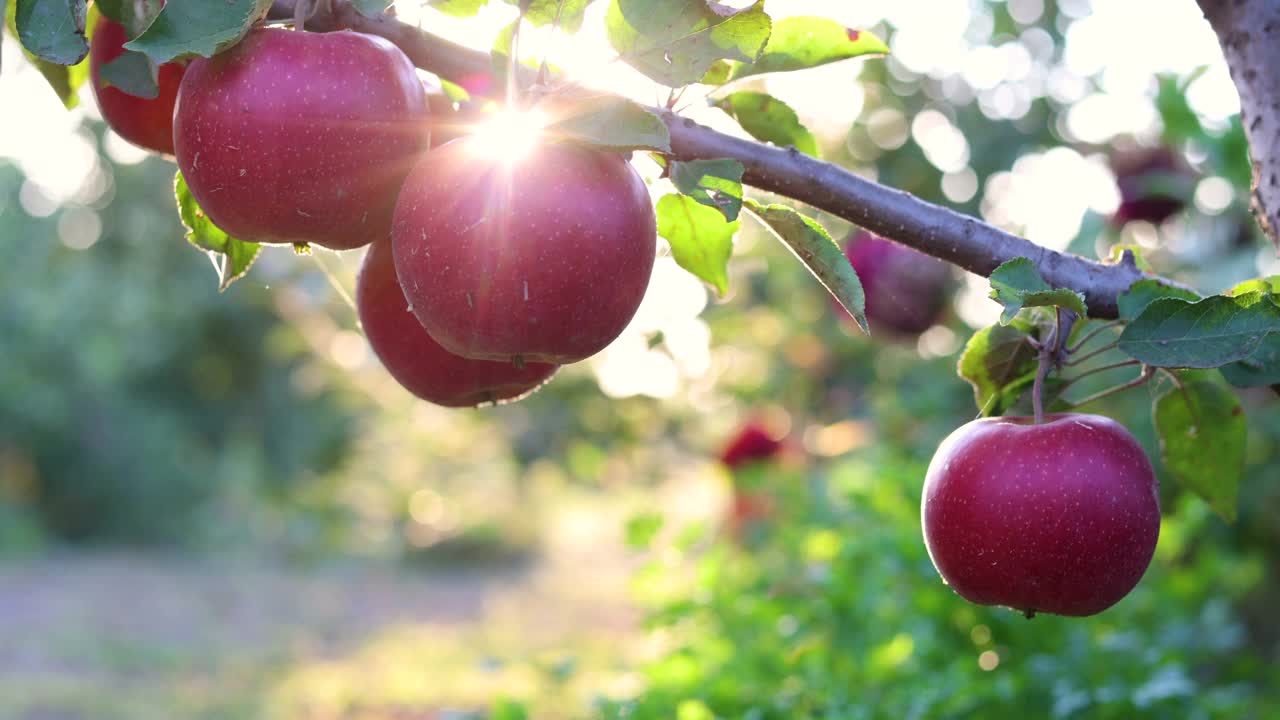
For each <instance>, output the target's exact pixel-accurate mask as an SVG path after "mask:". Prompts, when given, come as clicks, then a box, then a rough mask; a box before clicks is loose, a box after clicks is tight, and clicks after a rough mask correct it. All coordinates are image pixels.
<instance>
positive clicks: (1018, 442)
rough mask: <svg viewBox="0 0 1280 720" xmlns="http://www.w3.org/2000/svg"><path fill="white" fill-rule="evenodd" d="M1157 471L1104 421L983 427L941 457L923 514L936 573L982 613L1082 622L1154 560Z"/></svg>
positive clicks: (987, 423)
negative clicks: (984, 609)
mask: <svg viewBox="0 0 1280 720" xmlns="http://www.w3.org/2000/svg"><path fill="white" fill-rule="evenodd" d="M1157 489H1158V488H1157V483H1156V477H1155V473H1154V472H1152V469H1151V462H1150V461H1149V460H1148V459H1147V456H1146V453H1144V452H1143V450H1142V447H1141V446H1140V445H1139V444H1138V441H1137V440H1136V439H1134V437H1133V435H1131V434H1130V433H1129V431H1128V430H1126V429H1125V428H1124V426H1122V425H1120V424H1119V423H1117V422H1115V421H1114V420H1111V419H1109V418H1105V417H1101V416H1098V415H1083V414H1071V413H1069V414H1061V415H1050V416H1047V417H1046V419H1045V421H1044V422H1043V423H1041V424H1038V425H1037V424H1035V422H1034V421H1033V420H1032V419H1031V418H1025V417H1002V418H983V419H980V420H974V421H973V422H970V423H968V424H966V425H964V426H962V427H960V428H959V429H958V430H956V431H955V432H953V433H952V434H951V435H950V436H949V437H947V439H946V440H944V441H943V443H942V445H941V446H940V447H939V448H938V451H937V453H936V454H935V455H934V456H933V461H932V462H931V463H930V464H929V470H928V474H927V475H926V477H925V481H924V498H923V501H922V504H921V516H922V519H923V524H924V541H925V545H926V546H927V547H928V549H929V557H930V558H932V560H933V564H934V567H936V568H937V569H938V573H939V574H941V575H942V579H943V580H945V581H946V582H947V584H948V585H950V586H951V588H952V589H953V590H955V591H956V592H957V593H959V594H960V596H961V597H963V598H965V599H966V600H969V601H970V602H974V603H977V604H979V605H1004V606H1008V607H1011V608H1014V609H1016V610H1021V611H1022V612H1024V613H1026V614H1027V615H1028V616H1030V615H1032V614H1034V613H1037V612H1047V613H1054V614H1057V615H1072V616H1084V615H1093V614H1095V613H1099V612H1102V611H1103V610H1106V609H1107V608H1109V607H1111V606H1112V605H1114V604H1116V603H1117V602H1119V601H1120V599H1121V598H1123V597H1124V596H1125V595H1128V594H1129V591H1130V590H1132V589H1133V587H1134V586H1135V585H1137V584H1138V581H1139V580H1140V579H1142V574H1143V572H1145V571H1146V569H1147V565H1148V564H1149V563H1150V562H1151V556H1152V554H1153V553H1154V552H1155V547H1156V538H1157V537H1158V535H1159V533H1160V503H1159V498H1158V496H1157Z"/></svg>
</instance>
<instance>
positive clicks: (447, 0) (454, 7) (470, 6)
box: [427, 0, 489, 17]
mask: <svg viewBox="0 0 1280 720" xmlns="http://www.w3.org/2000/svg"><path fill="white" fill-rule="evenodd" d="M427 4H428V5H430V6H431V8H432V9H434V10H436V11H438V12H441V13H444V14H445V15H451V16H453V17H471V16H472V15H475V14H476V13H478V12H480V8H482V7H484V6H485V5H488V4H489V0H428V2H427Z"/></svg>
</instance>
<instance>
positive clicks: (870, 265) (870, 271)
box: [845, 230, 951, 335]
mask: <svg viewBox="0 0 1280 720" xmlns="http://www.w3.org/2000/svg"><path fill="white" fill-rule="evenodd" d="M845 254H846V255H847V256H848V257H849V263H850V264H851V265H853V269H854V271H856V272H857V273H858V279H859V280H861V281H862V290H863V292H864V293H866V298H867V305H866V311H867V321H868V322H869V323H870V324H871V329H872V331H873V332H875V331H877V330H878V331H882V332H887V333H889V334H893V335H919V334H920V333H922V332H924V331H925V330H928V329H929V328H930V327H932V326H933V324H934V323H936V322H937V321H938V320H939V319H940V317H941V315H942V310H943V308H945V307H946V303H947V294H948V285H949V284H950V281H951V270H950V268H949V267H948V266H947V264H946V263H944V262H942V261H941V260H938V259H936V258H932V257H929V256H928V255H925V254H923V253H921V252H918V251H916V250H913V249H911V248H909V247H907V246H905V245H899V244H898V243H895V242H893V241H891V240H886V239H884V238H882V237H880V236H878V235H874V234H872V233H869V232H867V231H865V230H859V231H857V232H856V233H854V234H853V235H852V236H851V237H850V238H849V240H848V242H847V244H846V245H845ZM846 314H847V313H846Z"/></svg>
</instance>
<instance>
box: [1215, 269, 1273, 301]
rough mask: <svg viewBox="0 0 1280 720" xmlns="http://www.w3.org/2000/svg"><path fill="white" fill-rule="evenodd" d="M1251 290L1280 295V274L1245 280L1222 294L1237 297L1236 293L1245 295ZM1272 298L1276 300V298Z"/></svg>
mask: <svg viewBox="0 0 1280 720" xmlns="http://www.w3.org/2000/svg"><path fill="white" fill-rule="evenodd" d="M1251 292H1261V293H1269V294H1272V295H1280V275H1270V276H1267V277H1264V278H1255V279H1253V280H1245V281H1244V282H1242V283H1240V284H1239V285H1236V286H1235V287H1233V288H1231V289H1230V290H1228V291H1226V292H1224V293H1222V294H1223V295H1228V296H1231V297H1235V296H1236V295H1244V294H1245V293H1251ZM1272 299H1273V300H1274V299H1275V298H1272Z"/></svg>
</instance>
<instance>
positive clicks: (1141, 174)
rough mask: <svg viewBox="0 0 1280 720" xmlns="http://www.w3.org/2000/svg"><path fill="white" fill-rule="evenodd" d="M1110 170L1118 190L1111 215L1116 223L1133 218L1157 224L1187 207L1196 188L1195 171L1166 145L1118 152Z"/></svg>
mask: <svg viewBox="0 0 1280 720" xmlns="http://www.w3.org/2000/svg"><path fill="white" fill-rule="evenodd" d="M1111 171H1112V172H1113V173H1114V174H1115V176H1116V186H1117V188H1118V189H1119V190H1120V206H1119V207H1118V208H1116V212H1115V215H1113V216H1112V218H1111V222H1112V224H1113V225H1115V226H1116V227H1119V226H1122V225H1124V224H1125V223H1127V222H1130V221H1133V220H1144V221H1146V222H1149V223H1152V224H1154V225H1159V224H1160V223H1162V222H1164V221H1165V220H1168V219H1169V218H1170V217H1172V216H1173V215H1174V214H1175V213H1177V212H1179V211H1180V210H1182V208H1184V207H1186V205H1187V203H1188V202H1189V201H1190V200H1191V197H1192V195H1193V194H1194V192H1195V183H1196V179H1195V174H1194V173H1193V172H1192V171H1191V169H1190V168H1189V167H1187V164H1186V162H1185V161H1183V160H1182V158H1181V157H1179V156H1178V155H1177V154H1176V153H1174V152H1173V151H1172V150H1170V149H1169V148H1165V147H1159V148H1143V149H1136V150H1126V151H1122V152H1119V153H1117V154H1116V155H1115V156H1114V157H1113V158H1112V159H1111Z"/></svg>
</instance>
